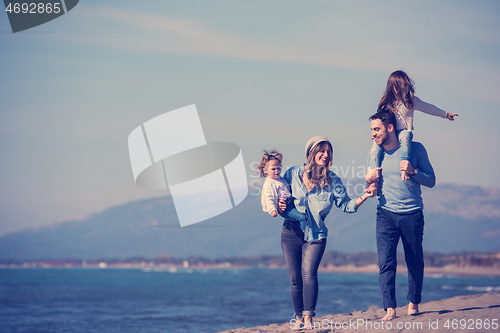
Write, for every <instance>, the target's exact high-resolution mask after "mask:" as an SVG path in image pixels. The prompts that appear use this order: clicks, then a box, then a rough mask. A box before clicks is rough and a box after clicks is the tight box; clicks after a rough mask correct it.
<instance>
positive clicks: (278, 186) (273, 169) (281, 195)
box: [258, 150, 307, 231]
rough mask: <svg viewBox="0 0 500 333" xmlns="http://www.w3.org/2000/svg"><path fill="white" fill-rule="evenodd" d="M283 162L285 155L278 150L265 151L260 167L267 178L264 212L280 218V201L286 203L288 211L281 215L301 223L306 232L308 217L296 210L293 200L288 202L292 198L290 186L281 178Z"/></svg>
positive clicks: (263, 199)
mask: <svg viewBox="0 0 500 333" xmlns="http://www.w3.org/2000/svg"><path fill="white" fill-rule="evenodd" d="M282 160H283V155H282V154H281V153H279V152H277V151H276V150H271V151H269V152H268V151H266V150H264V154H263V155H262V160H261V162H260V165H259V166H258V169H259V171H260V176H261V177H265V178H266V181H265V182H264V186H262V194H261V203H262V210H263V211H265V212H268V213H269V214H271V216H272V217H276V216H278V203H279V201H280V200H283V201H286V203H287V209H286V210H285V211H284V212H283V213H281V214H280V215H281V216H282V217H284V218H285V219H288V220H294V221H299V222H300V227H301V229H302V231H304V230H305V227H306V223H307V217H306V215H305V214H302V213H300V212H299V211H298V210H297V209H296V208H295V206H294V204H293V200H288V199H289V198H290V197H291V193H290V191H289V189H288V184H287V183H286V182H285V181H284V180H283V178H281V161H282Z"/></svg>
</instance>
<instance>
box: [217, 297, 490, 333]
mask: <svg viewBox="0 0 500 333" xmlns="http://www.w3.org/2000/svg"><path fill="white" fill-rule="evenodd" d="M396 313H397V315H398V316H397V318H396V319H394V320H392V321H390V322H381V321H380V319H381V318H382V317H383V316H384V315H385V311H384V309H380V308H377V307H375V306H373V307H371V308H370V309H368V310H367V311H356V312H352V313H343V314H335V315H326V316H323V317H318V318H315V319H314V321H315V328H314V329H311V330H302V331H308V332H325V333H326V332H348V331H350V332H390V331H392V332H471V331H473V332H500V292H492V293H486V294H476V295H467V296H457V297H453V298H448V299H443V300H440V301H432V302H427V303H422V304H420V313H419V314H417V315H413V316H410V315H407V314H406V306H401V307H398V308H397V309H396ZM290 327H291V325H290V323H278V324H270V325H265V326H259V327H252V328H244V327H243V328H237V329H233V330H228V331H224V332H220V333H245V332H286V331H290Z"/></svg>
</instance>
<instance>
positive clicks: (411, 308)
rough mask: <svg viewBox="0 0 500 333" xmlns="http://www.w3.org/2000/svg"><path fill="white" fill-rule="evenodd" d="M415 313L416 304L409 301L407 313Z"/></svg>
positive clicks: (416, 310) (416, 309) (416, 311)
mask: <svg viewBox="0 0 500 333" xmlns="http://www.w3.org/2000/svg"><path fill="white" fill-rule="evenodd" d="M417 313H418V304H413V303H412V302H410V304H408V315H409V316H411V315H414V314H417Z"/></svg>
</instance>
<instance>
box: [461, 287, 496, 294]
mask: <svg viewBox="0 0 500 333" xmlns="http://www.w3.org/2000/svg"><path fill="white" fill-rule="evenodd" d="M465 290H470V291H477V292H485V293H489V292H492V291H500V287H496V286H483V287H476V286H467V287H465Z"/></svg>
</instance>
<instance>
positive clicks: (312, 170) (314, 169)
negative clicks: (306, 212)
mask: <svg viewBox="0 0 500 333" xmlns="http://www.w3.org/2000/svg"><path fill="white" fill-rule="evenodd" d="M325 145H327V146H328V156H329V157H328V158H329V159H330V160H329V161H328V165H326V166H324V167H323V166H319V165H317V164H316V161H315V157H316V154H317V153H318V152H319V151H320V150H322V149H323V148H324V147H325ZM332 159H333V147H332V144H331V143H330V141H325V142H322V143H320V144H318V145H316V147H314V149H313V150H311V152H309V156H308V157H307V164H306V166H305V168H304V173H305V174H306V177H307V179H309V181H310V182H312V183H313V184H318V185H319V186H320V187H321V188H324V187H325V186H328V185H329V184H330V168H331V167H332ZM315 174H316V176H318V177H317V179H316V177H314V175H315Z"/></svg>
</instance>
